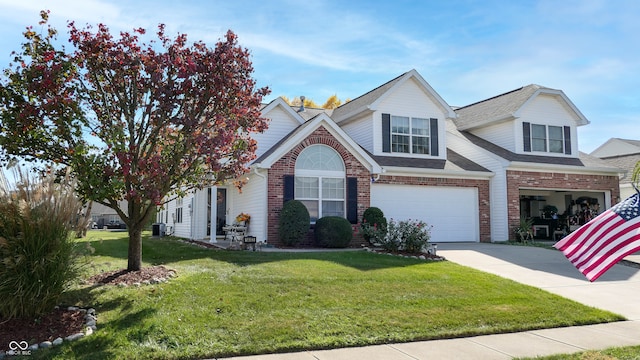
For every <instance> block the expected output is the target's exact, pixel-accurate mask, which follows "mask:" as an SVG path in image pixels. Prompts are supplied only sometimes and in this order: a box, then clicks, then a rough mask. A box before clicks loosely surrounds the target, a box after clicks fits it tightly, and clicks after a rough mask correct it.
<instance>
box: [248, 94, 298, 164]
mask: <svg viewBox="0 0 640 360" xmlns="http://www.w3.org/2000/svg"><path fill="white" fill-rule="evenodd" d="M262 116H264V117H266V118H268V119H270V121H269V128H268V129H267V130H266V131H265V132H264V133H252V134H251V137H252V138H253V139H254V140H256V141H257V142H258V148H257V149H256V156H258V157H259V156H260V155H262V154H264V153H265V152H266V151H267V150H269V149H270V148H271V147H273V145H275V144H276V143H277V142H278V141H280V140H282V138H283V137H285V136H286V135H287V134H289V133H290V132H291V131H292V130H293V129H295V128H296V127H298V126H299V125H300V123H299V122H298V120H296V119H294V118H293V117H292V116H291V114H289V113H288V112H286V111H285V110H284V109H283V108H282V107H280V106H276V107H275V108H273V109H272V110H271V111H269V112H268V113H266V114H262Z"/></svg>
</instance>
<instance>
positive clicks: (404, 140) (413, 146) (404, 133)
mask: <svg viewBox="0 0 640 360" xmlns="http://www.w3.org/2000/svg"><path fill="white" fill-rule="evenodd" d="M429 134H430V129H429V119H423V118H415V117H407V116H391V151H392V152H399V153H411V154H429V148H430V145H429V140H430V139H429Z"/></svg>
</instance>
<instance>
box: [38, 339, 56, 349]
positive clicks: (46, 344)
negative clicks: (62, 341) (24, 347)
mask: <svg viewBox="0 0 640 360" xmlns="http://www.w3.org/2000/svg"><path fill="white" fill-rule="evenodd" d="M52 346H53V343H52V342H51V341H43V342H41V343H40V345H39V347H40V348H41V349H48V348H50V347H52Z"/></svg>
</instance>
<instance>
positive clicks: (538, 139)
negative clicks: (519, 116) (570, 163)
mask: <svg viewBox="0 0 640 360" xmlns="http://www.w3.org/2000/svg"><path fill="white" fill-rule="evenodd" d="M522 133H523V144H524V146H523V147H524V151H525V152H531V151H536V152H549V153H556V154H566V155H571V128H570V127H569V126H552V125H541V124H531V123H528V122H524V123H522Z"/></svg>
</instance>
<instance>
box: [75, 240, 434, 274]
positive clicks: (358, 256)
mask: <svg viewBox="0 0 640 360" xmlns="http://www.w3.org/2000/svg"><path fill="white" fill-rule="evenodd" d="M85 241H90V242H91V244H92V246H93V247H94V248H95V249H96V251H95V255H100V256H108V257H114V258H119V259H126V258H127V246H128V238H127V235H126V234H121V236H117V237H116V236H114V234H110V235H109V238H108V239H102V240H99V239H97V238H95V239H94V240H91V239H89V240H85ZM203 258H210V259H213V260H217V261H224V262H229V263H233V264H234V265H237V266H250V265H256V264H262V263H269V262H275V261H291V260H319V261H330V262H334V263H337V264H340V265H343V266H348V267H351V268H354V269H357V270H360V271H370V270H378V269H385V268H394V267H405V266H413V265H416V264H423V263H425V261H424V260H417V259H407V258H402V257H397V256H388V255H383V254H373V253H369V252H365V251H326V252H260V251H256V252H254V251H233V250H222V249H214V248H202V247H198V246H195V245H193V244H188V243H185V242H181V241H178V239H177V238H172V237H165V238H153V237H151V236H148V235H147V236H143V239H142V260H143V261H144V262H147V263H151V264H152V265H164V264H168V263H174V262H180V261H188V260H196V259H203ZM426 263H429V262H426Z"/></svg>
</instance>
